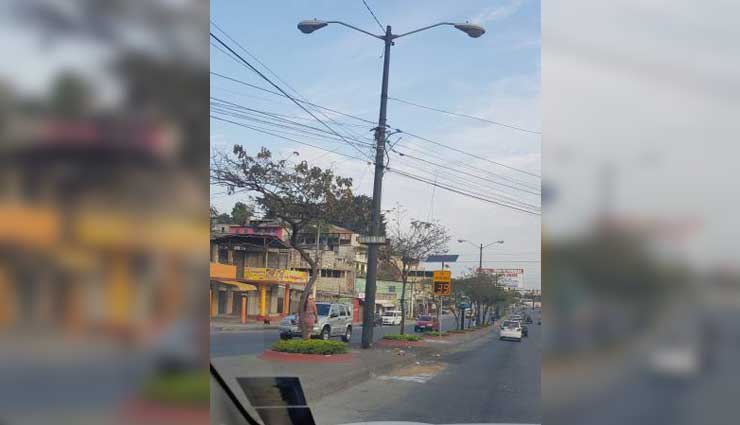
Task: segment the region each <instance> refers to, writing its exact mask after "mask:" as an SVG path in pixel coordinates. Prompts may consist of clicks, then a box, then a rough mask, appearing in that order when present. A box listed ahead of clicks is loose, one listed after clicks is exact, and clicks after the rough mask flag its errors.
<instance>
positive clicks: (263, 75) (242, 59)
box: [210, 32, 366, 155]
mask: <svg viewBox="0 0 740 425" xmlns="http://www.w3.org/2000/svg"><path fill="white" fill-rule="evenodd" d="M210 35H211V37H213V38H214V39H215V40H216V41H217V42H218V43H219V44H221V45H222V46H223V47H224V48H226V49H227V50H228V51H229V52H231V53H232V54H234V55H235V56H236V57H237V58H239V59H240V60H241V61H242V62H243V63H244V64H245V65H247V66H248V67H249V68H250V69H251V70H252V71H254V72H255V73H256V74H257V75H259V76H260V77H261V78H262V79H263V80H265V81H267V82H268V83H269V84H270V85H272V86H273V87H275V88H276V89H277V90H278V91H279V92H281V93H282V94H283V95H285V96H286V97H287V98H288V99H290V100H291V101H293V103H295V104H296V105H297V106H298V107H299V108H301V109H303V110H304V111H305V112H306V113H307V114H309V115H311V116H312V117H313V118H314V119H315V120H316V121H318V122H319V123H321V124H322V125H323V126H324V127H326V128H327V129H329V131H331V132H332V133H334V134H335V135H336V136H339V137H340V138H341V139H342V140H344V141H345V142H346V143H347V144H349V145H350V146H352V147H353V148H354V149H355V150H357V152H359V153H360V155H366V153H365V152H363V151H361V150H360V149H359V148H358V147H357V146H355V145H354V144H352V143H350V142H349V141H348V140H346V139H345V138H344V136H342V135H341V134H339V133H338V132H337V131H336V130H334V129H333V128H332V127H331V126H330V125H329V124H327V123H325V122H324V121H322V120H321V119H319V117H317V116H316V115H314V114H313V113H312V112H311V111H309V110H308V108H306V107H305V106H303V104H302V103H301V102H299V101H297V100H296V99H295V98H294V97H293V96H291V95H289V94H288V93H287V92H286V91H285V90H283V89H282V87H280V86H278V85H277V84H275V83H274V82H273V81H272V80H270V79H269V78H268V77H267V76H266V75H265V74H263V73H262V72H260V70H258V69H257V68H255V67H254V65H252V64H251V63H249V62H248V61H247V60H246V59H244V58H243V57H242V56H240V55H239V54H238V53H236V52H235V51H234V50H233V49H232V48H231V47H229V46H228V45H227V44H226V43H224V42H223V41H221V39H220V38H218V37H217V36H216V35H215V34H213V33H212V32H211V33H210Z"/></svg>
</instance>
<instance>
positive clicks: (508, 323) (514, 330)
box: [498, 320, 522, 342]
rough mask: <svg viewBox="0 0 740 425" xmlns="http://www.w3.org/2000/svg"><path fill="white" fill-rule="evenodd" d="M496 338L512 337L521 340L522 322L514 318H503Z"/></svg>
mask: <svg viewBox="0 0 740 425" xmlns="http://www.w3.org/2000/svg"><path fill="white" fill-rule="evenodd" d="M498 339H502V340H503V339H513V340H515V341H518V342H522V324H521V322H518V321H516V320H505V321H504V323H502V324H501V332H500V333H499V337H498Z"/></svg>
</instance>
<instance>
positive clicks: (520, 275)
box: [478, 268, 524, 289]
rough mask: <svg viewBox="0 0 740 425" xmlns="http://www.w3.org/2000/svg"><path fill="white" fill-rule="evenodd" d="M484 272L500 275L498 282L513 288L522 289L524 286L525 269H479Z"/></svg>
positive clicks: (500, 284)
mask: <svg viewBox="0 0 740 425" xmlns="http://www.w3.org/2000/svg"><path fill="white" fill-rule="evenodd" d="M478 270H479V271H482V272H483V273H490V274H493V275H499V276H500V277H499V280H498V284H499V286H503V287H506V288H511V289H521V288H523V287H524V284H523V282H524V269H487V268H484V269H478Z"/></svg>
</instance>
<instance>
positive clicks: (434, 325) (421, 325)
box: [414, 315, 439, 332]
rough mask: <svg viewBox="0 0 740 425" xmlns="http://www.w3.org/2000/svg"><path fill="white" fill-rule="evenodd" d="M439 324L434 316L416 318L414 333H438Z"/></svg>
mask: <svg viewBox="0 0 740 425" xmlns="http://www.w3.org/2000/svg"><path fill="white" fill-rule="evenodd" d="M438 330H439V322H438V321H437V318H436V317H434V316H427V315H424V316H419V317H417V318H416V324H415V325H414V332H424V331H438Z"/></svg>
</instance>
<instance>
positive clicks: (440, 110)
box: [388, 96, 542, 135]
mask: <svg viewBox="0 0 740 425" xmlns="http://www.w3.org/2000/svg"><path fill="white" fill-rule="evenodd" d="M388 99H390V100H395V101H396V102H400V103H405V104H406V105H411V106H415V107H417V108H421V109H426V110H429V111H435V112H440V113H443V114H447V115H454V116H456V117H462V118H469V119H472V120H477V121H481V122H485V123H488V124H493V125H497V126H500V127H506V128H510V129H512V130H518V131H523V132H525V133H531V134H539V135H541V134H542V132H541V131H536V130H530V129H527V128H522V127H517V126H515V125H511V124H506V123H502V122H499V121H493V120H489V119H487V118H481V117H476V116H473V115H467V114H461V113H458V112H451V111H446V110H444V109H438V108H433V107H431V106H424V105H420V104H418V103H414V102H409V101H408V100H403V99H399V98H397V97H390V96H388Z"/></svg>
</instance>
